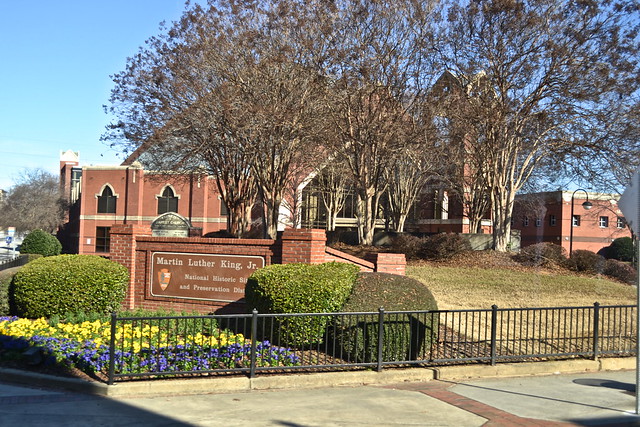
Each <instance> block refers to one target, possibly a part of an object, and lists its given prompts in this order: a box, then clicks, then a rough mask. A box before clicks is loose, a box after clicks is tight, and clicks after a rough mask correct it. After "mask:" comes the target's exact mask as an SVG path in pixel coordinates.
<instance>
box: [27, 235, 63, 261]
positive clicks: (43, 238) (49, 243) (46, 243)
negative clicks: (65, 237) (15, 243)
mask: <svg viewBox="0 0 640 427" xmlns="http://www.w3.org/2000/svg"><path fill="white" fill-rule="evenodd" d="M61 251H62V244H61V243H60V241H59V240H58V239H57V238H56V237H55V236H53V235H51V234H49V233H47V232H46V231H44V230H40V229H35V230H33V231H32V232H31V233H29V234H27V235H26V236H25V238H24V240H22V244H21V245H20V253H23V254H40V255H42V256H54V255H60V252H61Z"/></svg>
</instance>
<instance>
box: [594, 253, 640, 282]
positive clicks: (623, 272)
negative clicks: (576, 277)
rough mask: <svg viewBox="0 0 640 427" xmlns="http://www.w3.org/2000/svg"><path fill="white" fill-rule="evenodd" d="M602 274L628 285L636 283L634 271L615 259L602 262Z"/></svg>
mask: <svg viewBox="0 0 640 427" xmlns="http://www.w3.org/2000/svg"><path fill="white" fill-rule="evenodd" d="M602 273H603V274H604V275H605V276H608V277H611V278H612V279H616V280H619V281H621V282H623V283H627V284H629V285H634V284H635V283H636V275H637V273H636V270H635V269H634V268H633V267H632V266H630V265H629V264H626V263H624V262H621V261H617V260H615V259H608V260H606V261H605V262H604V270H603V272H602Z"/></svg>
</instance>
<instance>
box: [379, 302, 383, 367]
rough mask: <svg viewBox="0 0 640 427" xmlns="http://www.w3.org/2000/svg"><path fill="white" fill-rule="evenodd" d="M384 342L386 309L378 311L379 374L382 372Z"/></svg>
mask: <svg viewBox="0 0 640 427" xmlns="http://www.w3.org/2000/svg"><path fill="white" fill-rule="evenodd" d="M383 340H384V308H383V307H380V308H379V309H378V372H382V355H383V351H382V350H383V342H382V341H383Z"/></svg>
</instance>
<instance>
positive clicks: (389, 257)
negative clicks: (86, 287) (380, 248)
mask: <svg viewBox="0 0 640 427" xmlns="http://www.w3.org/2000/svg"><path fill="white" fill-rule="evenodd" d="M325 244H326V236H325V233H324V231H323V230H285V231H284V233H283V236H282V239H280V240H270V239H222V238H203V237H154V236H152V235H151V229H150V228H149V227H148V226H142V225H134V224H120V225H113V226H112V228H111V259H112V260H113V261H116V262H119V263H120V264H122V265H124V266H125V267H127V268H128V269H129V274H130V279H129V289H128V292H127V297H126V300H125V303H124V304H123V308H124V309H131V310H132V309H136V308H146V309H152V310H154V309H160V308H163V309H171V310H175V311H197V312H200V313H214V312H215V313H219V314H220V313H238V312H245V311H246V307H245V305H244V300H243V298H244V285H245V283H246V280H247V278H248V277H249V276H250V275H251V273H253V271H255V270H256V269H258V268H261V267H263V266H266V265H270V264H279V263H285V264H286V263H293V262H300V263H309V264H319V263H323V262H327V261H338V262H349V263H352V264H356V265H358V266H359V267H360V269H361V270H362V271H382V272H389V273H394V274H404V266H405V259H404V255H402V254H379V256H378V258H377V259H376V260H374V261H373V262H370V261H364V260H361V259H358V258H355V257H353V256H350V255H347V254H344V253H341V252H340V251H336V250H334V249H330V248H327V247H326V245H325Z"/></svg>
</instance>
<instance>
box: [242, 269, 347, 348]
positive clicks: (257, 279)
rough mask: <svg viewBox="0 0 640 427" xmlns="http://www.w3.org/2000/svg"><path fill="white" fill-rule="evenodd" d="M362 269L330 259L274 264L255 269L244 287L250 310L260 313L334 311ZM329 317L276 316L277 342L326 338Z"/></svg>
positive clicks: (339, 305)
mask: <svg viewBox="0 0 640 427" xmlns="http://www.w3.org/2000/svg"><path fill="white" fill-rule="evenodd" d="M358 270H359V268H358V267H357V266H355V265H351V264H345V263H337V262H330V263H324V264H317V265H308V264H274V265H269V266H267V267H264V268H261V269H259V270H257V271H255V272H254V273H253V274H252V275H251V277H250V278H249V280H248V281H247V286H246V288H245V297H246V302H247V308H248V309H250V310H251V309H253V308H255V309H257V310H258V311H259V312H260V313H276V314H280V313H331V312H335V311H338V310H339V309H340V308H341V307H342V306H343V304H344V302H345V301H346V299H347V298H348V297H349V295H350V294H351V289H352V288H353V284H354V282H355V280H356V277H357V273H358ZM327 321H328V318H325V317H276V318H274V324H273V325H269V328H270V327H271V326H273V327H274V328H275V329H274V330H275V331H280V335H279V336H276V337H274V338H276V339H278V340H279V341H280V342H278V345H288V346H295V345H303V344H310V343H317V342H321V341H322V340H323V337H324V335H325V328H326V324H327Z"/></svg>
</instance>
